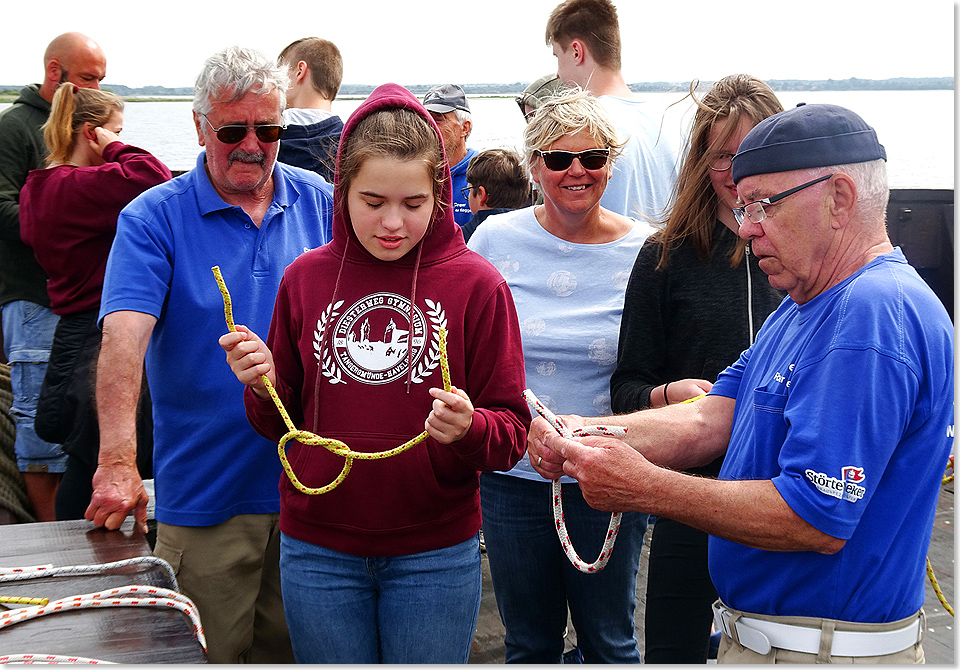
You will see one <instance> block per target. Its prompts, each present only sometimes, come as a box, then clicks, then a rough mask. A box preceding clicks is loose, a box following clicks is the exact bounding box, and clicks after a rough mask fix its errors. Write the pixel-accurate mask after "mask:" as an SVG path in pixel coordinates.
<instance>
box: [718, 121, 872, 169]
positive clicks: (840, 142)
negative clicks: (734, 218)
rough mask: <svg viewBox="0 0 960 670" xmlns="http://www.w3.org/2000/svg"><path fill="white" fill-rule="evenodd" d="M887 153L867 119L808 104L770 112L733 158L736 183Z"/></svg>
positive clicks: (744, 139) (865, 159)
mask: <svg viewBox="0 0 960 670" xmlns="http://www.w3.org/2000/svg"><path fill="white" fill-rule="evenodd" d="M880 158H882V159H883V160H887V152H886V151H884V149H883V145H882V144H880V142H879V141H878V140H877V132H876V131H875V130H874V129H873V128H871V127H870V126H868V125H867V123H866V121H864V120H863V119H861V118H860V117H859V116H858V115H857V114H855V113H853V112H851V111H850V110H849V109H847V108H845V107H840V106H838V105H806V104H804V103H800V104H799V105H797V106H796V107H794V108H793V109H788V110H786V111H783V112H780V113H779V114H774V115H773V116H770V117H767V118H766V119H764V120H763V121H761V122H760V123H758V124H757V125H756V126H754V127H753V129H752V130H751V131H750V132H749V133H748V134H747V136H746V137H744V138H743V142H741V143H740V149H739V150H738V151H737V155H736V156H734V157H733V182H734V183H737V182H739V181H740V180H741V179H743V178H744V177H750V176H752V175H755V174H771V173H774V172H789V171H791V170H802V169H804V168H815V167H827V166H830V165H846V164H847V163H865V162H867V161H874V160H878V159H880Z"/></svg>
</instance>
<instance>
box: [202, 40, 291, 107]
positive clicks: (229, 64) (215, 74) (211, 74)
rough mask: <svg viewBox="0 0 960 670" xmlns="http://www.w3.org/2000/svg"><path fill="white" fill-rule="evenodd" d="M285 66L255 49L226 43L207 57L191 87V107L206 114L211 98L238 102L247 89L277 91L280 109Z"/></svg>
mask: <svg viewBox="0 0 960 670" xmlns="http://www.w3.org/2000/svg"><path fill="white" fill-rule="evenodd" d="M289 83H290V79H289V78H288V77H287V73H286V70H285V69H284V68H283V67H281V66H278V65H277V63H276V61H273V60H271V59H269V58H267V57H266V56H264V55H263V54H262V53H260V52H259V51H257V50H256V49H248V48H246V47H228V48H226V49H224V50H223V51H220V52H218V53H215V54H214V55H212V56H210V58H208V59H207V60H206V62H205V63H204V65H203V71H202V72H201V73H200V76H199V77H197V82H196V84H195V85H194V87H193V111H195V112H196V113H197V114H209V113H210V112H211V111H212V110H213V103H214V102H237V101H239V100H241V99H243V96H245V95H246V94H247V93H257V94H269V93H272V92H273V91H274V90H276V91H277V92H278V93H279V94H280V109H279V111H280V112H283V109H284V108H285V107H286V106H287V86H288V85H289Z"/></svg>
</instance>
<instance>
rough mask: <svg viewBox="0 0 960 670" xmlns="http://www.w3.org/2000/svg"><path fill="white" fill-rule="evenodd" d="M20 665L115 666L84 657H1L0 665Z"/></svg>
mask: <svg viewBox="0 0 960 670" xmlns="http://www.w3.org/2000/svg"><path fill="white" fill-rule="evenodd" d="M8 663H10V664H13V663H18V664H21V665H36V664H41V665H46V664H51V665H56V664H58V663H72V664H78V665H115V663H114V662H113V661H101V660H98V659H96V658H84V657H83V656H57V655H56V654H7V655H5V656H0V665H7V664H8Z"/></svg>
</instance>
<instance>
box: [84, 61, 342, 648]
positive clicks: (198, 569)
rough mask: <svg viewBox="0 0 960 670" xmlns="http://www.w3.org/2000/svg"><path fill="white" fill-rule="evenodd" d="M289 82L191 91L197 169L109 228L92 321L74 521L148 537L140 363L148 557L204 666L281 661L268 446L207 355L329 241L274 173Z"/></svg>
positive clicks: (315, 204) (240, 77) (262, 314)
mask: <svg viewBox="0 0 960 670" xmlns="http://www.w3.org/2000/svg"><path fill="white" fill-rule="evenodd" d="M286 89H287V79H286V73H285V72H284V71H283V70H282V69H280V68H278V67H277V66H276V65H275V64H273V62H272V61H270V60H268V59H267V58H266V57H265V56H264V55H262V54H260V53H258V52H256V51H252V50H249V49H243V48H239V47H233V48H229V49H226V50H224V51H222V52H220V53H217V54H215V55H214V56H212V57H210V58H209V59H208V60H207V62H206V64H205V66H204V69H203V72H202V73H201V74H200V76H199V77H198V79H197V84H196V87H195V93H194V104H193V107H194V121H195V123H196V128H197V136H198V138H199V143H200V145H201V146H203V147H204V148H205V149H206V150H205V151H204V152H202V153H201V154H200V155H199V157H198V158H197V166H196V168H195V169H194V170H191V171H190V172H188V173H186V174H184V175H182V176H180V177H178V178H176V179H173V180H172V181H170V182H167V183H166V184H164V185H162V186H161V187H158V188H154V189H151V190H149V191H147V192H146V193H144V194H143V195H142V196H141V197H139V198H137V199H136V200H134V201H133V202H132V203H130V205H129V206H127V207H126V208H125V209H124V210H123V212H122V213H121V214H120V219H119V221H118V224H117V236H116V239H115V241H114V244H113V248H112V250H111V252H110V258H109V261H108V263H107V273H106V279H105V283H104V288H103V302H102V307H101V312H100V319H101V320H102V328H103V345H102V349H101V353H100V359H99V368H98V377H97V405H98V408H99V417H100V438H101V441H100V456H99V466H98V469H97V472H96V475H95V476H94V480H93V484H94V489H95V490H94V494H93V499H92V501H91V503H90V507H89V508H88V510H87V513H86V517H87V518H88V519H90V520H92V521H93V522H94V523H95V524H96V525H98V526H106V527H107V528H111V529H112V528H117V527H118V526H119V525H120V524H121V523H122V522H123V520H124V519H125V518H126V516H127V515H128V514H129V513H130V512H131V511H133V512H134V516H135V518H136V525H137V527H138V528H142V529H143V530H144V531H145V530H146V504H147V494H146V493H145V491H144V488H143V484H142V482H141V480H140V477H139V475H138V473H137V469H136V460H135V455H136V440H135V435H136V431H135V426H134V416H135V409H136V406H137V402H138V393H139V390H140V381H141V374H142V370H143V368H144V359H146V375H147V381H148V384H149V388H150V394H151V397H152V400H153V416H154V473H155V485H156V518H157V522H158V529H157V545H156V550H155V553H156V555H157V556H160V557H161V558H164V559H166V560H167V561H169V562H170V563H171V564H172V565H173V567H174V569H175V570H176V571H177V577H178V580H179V582H180V586H181V588H182V589H183V591H184V593H185V594H186V595H188V596H189V597H190V598H192V599H193V600H194V602H195V603H196V604H197V606H198V608H199V610H200V616H201V619H202V621H203V625H204V629H205V631H206V635H207V640H208V643H209V650H208V655H209V659H210V660H211V661H213V662H222V663H238V662H253V663H257V662H259V663H268V662H269V663H276V662H285V661H286V662H293V654H292V650H291V648H290V641H289V636H288V634H287V628H286V623H285V619H284V615H283V606H282V603H281V600H280V580H279V530H278V527H277V520H278V516H279V511H280V504H279V493H278V489H277V482H278V480H279V477H280V474H281V466H280V462H279V459H278V458H277V452H276V445H274V444H272V443H270V442H268V441H267V440H264V439H263V438H262V437H260V436H259V435H257V434H256V433H255V432H254V431H253V429H252V428H251V427H250V425H249V423H248V422H247V419H246V414H245V412H244V408H243V398H242V391H243V389H242V387H241V386H239V385H238V384H237V380H236V378H235V377H234V376H233V373H232V372H230V369H229V368H228V367H227V366H225V365H224V364H223V351H222V349H220V346H219V345H218V344H217V339H218V337H219V336H220V335H221V334H222V333H223V332H224V329H225V327H226V326H225V324H224V322H223V304H222V302H221V297H220V292H219V290H218V289H217V284H216V282H215V280H214V276H213V274H212V273H211V271H210V268H211V267H212V266H214V265H219V266H220V269H221V271H222V273H223V277H224V279H225V281H226V283H227V285H228V286H229V287H230V289H231V291H232V293H233V308H234V312H235V316H236V321H237V323H240V324H244V325H247V326H249V327H250V328H251V329H252V330H254V331H256V332H267V330H268V329H269V326H270V317H271V314H272V311H273V303H274V300H275V298H276V293H277V288H278V287H279V284H280V279H281V277H282V275H283V271H284V269H285V268H286V266H287V265H288V264H289V263H290V262H291V261H293V260H294V259H295V258H296V257H297V256H298V255H300V254H301V253H303V252H304V251H306V250H307V249H310V248H313V247H317V246H320V245H322V244H325V243H326V242H328V241H329V234H328V232H327V231H328V230H329V228H330V220H331V215H332V199H331V197H330V194H329V186H328V185H327V184H325V182H323V181H322V180H321V179H320V178H319V177H318V176H317V175H316V174H314V173H312V172H308V171H306V170H301V169H300V168H295V167H291V166H287V165H284V164H282V163H278V162H277V160H276V159H277V151H278V141H279V139H280V137H281V136H282V134H283V126H282V125H281V118H282V117H281V113H282V111H283V108H284V93H285V91H286Z"/></svg>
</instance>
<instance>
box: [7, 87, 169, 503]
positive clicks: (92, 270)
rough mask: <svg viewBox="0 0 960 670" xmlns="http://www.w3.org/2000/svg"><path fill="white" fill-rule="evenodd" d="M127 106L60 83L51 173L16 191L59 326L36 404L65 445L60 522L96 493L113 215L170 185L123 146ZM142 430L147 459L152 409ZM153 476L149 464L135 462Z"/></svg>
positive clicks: (49, 434) (42, 431)
mask: <svg viewBox="0 0 960 670" xmlns="http://www.w3.org/2000/svg"><path fill="white" fill-rule="evenodd" d="M122 128H123V100H121V99H120V98H119V97H118V96H117V95H115V94H113V93H109V92H107V91H100V90H96V89H88V88H78V87H76V86H74V85H73V84H70V83H65V84H61V85H60V87H59V88H58V89H57V92H56V93H55V94H54V96H53V103H52V108H51V111H50V117H49V118H48V120H47V123H46V124H45V125H44V131H43V139H44V142H45V143H46V145H47V149H48V150H49V152H50V153H49V156H48V158H47V168H46V169H42V170H34V171H32V172H30V173H29V175H28V176H27V181H26V184H25V185H24V187H23V190H22V191H21V192H20V233H21V237H22V238H23V241H24V242H26V243H27V244H28V245H30V246H31V247H32V248H33V253H34V255H35V256H36V258H37V262H38V263H40V267H42V268H43V271H44V272H46V273H47V276H48V278H49V279H48V281H47V293H48V294H49V296H50V306H51V309H52V310H53V312H54V313H55V314H57V315H58V316H59V317H60V320H59V322H58V323H57V329H56V331H55V333H54V337H53V347H52V349H51V351H50V361H49V364H48V366H47V372H46V376H45V377H44V380H43V386H42V388H41V391H40V398H39V400H38V402H37V417H36V430H37V434H38V435H40V436H41V437H42V438H43V439H46V440H47V441H50V442H54V443H59V444H62V447H63V450H64V451H65V452H66V453H67V455H68V459H67V467H66V471H65V472H64V475H63V478H62V479H61V481H60V485H59V487H58V489H57V497H56V504H55V507H56V516H57V519H82V518H83V513H84V511H86V509H87V505H89V504H90V496H91V495H92V493H93V487H92V484H91V482H92V479H93V473H94V472H95V471H96V468H97V453H98V451H99V442H100V434H99V430H98V428H97V414H96V408H95V405H94V399H93V378H94V369H95V365H96V355H97V352H98V351H99V347H100V329H99V327H98V326H97V313H98V311H99V309H100V294H101V291H102V289H103V276H104V272H105V270H106V265H107V255H108V254H109V253H110V245H111V244H112V243H113V238H114V235H115V233H116V230H117V216H118V215H119V214H120V210H121V209H123V208H124V207H125V206H126V205H127V203H129V202H130V201H131V200H133V199H134V198H135V197H137V196H138V195H140V193H142V192H143V191H145V190H147V189H148V188H150V187H152V186H155V185H157V184H159V183H161V182H164V181H166V180H168V179H170V176H171V175H170V170H168V169H167V167H166V166H165V165H164V164H163V163H161V162H160V161H159V160H158V159H157V158H156V157H155V156H153V155H152V154H150V153H149V152H147V151H144V150H143V149H140V148H138V147H134V146H130V145H128V144H124V143H123V142H122V141H121V140H120V136H119V135H120V131H121V130H122ZM141 412H142V414H141V416H142V417H143V421H141V422H140V424H139V427H138V430H139V432H140V438H141V441H142V442H144V443H146V444H147V448H142V449H140V450H139V453H141V454H144V455H145V456H147V457H149V454H150V451H151V450H150V449H149V445H150V444H152V436H151V432H152V423H151V422H150V417H149V415H150V410H149V402H148V401H147V402H146V403H145V406H144V407H143V408H142V410H141ZM141 466H142V467H143V469H144V470H145V471H147V472H149V470H148V468H149V458H147V459H146V460H145V461H144V462H142V463H141Z"/></svg>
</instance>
